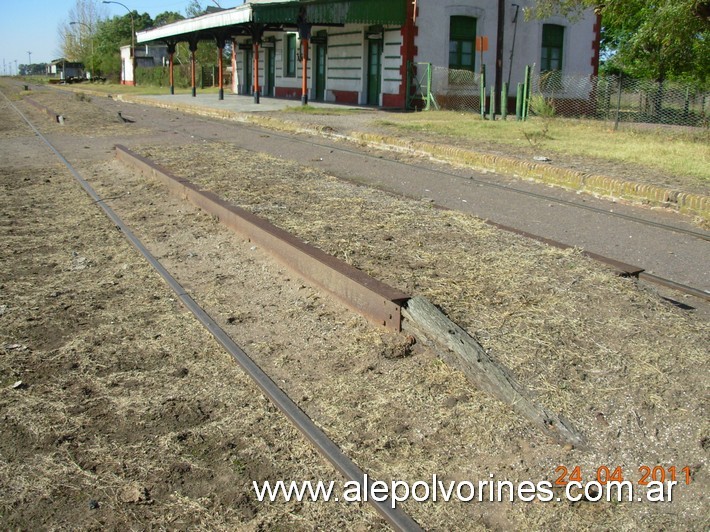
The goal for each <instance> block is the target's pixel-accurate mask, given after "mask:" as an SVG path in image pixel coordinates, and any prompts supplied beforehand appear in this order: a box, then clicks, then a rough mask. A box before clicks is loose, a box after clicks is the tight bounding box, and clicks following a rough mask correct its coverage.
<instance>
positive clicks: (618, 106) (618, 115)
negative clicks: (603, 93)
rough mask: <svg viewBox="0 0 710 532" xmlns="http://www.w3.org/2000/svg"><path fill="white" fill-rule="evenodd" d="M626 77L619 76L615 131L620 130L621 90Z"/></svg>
mask: <svg viewBox="0 0 710 532" xmlns="http://www.w3.org/2000/svg"><path fill="white" fill-rule="evenodd" d="M623 81H624V77H623V76H622V75H619V97H618V99H617V101H616V122H615V123H614V131H616V130H617V129H619V119H620V117H621V89H622V87H623V83H622V82H623Z"/></svg>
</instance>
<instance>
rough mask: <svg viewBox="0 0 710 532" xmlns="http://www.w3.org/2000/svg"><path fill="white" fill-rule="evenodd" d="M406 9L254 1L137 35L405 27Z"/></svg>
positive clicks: (356, 0)
mask: <svg viewBox="0 0 710 532" xmlns="http://www.w3.org/2000/svg"><path fill="white" fill-rule="evenodd" d="M406 9H407V8H406V0H251V1H250V2H248V3H246V4H244V5H241V6H238V7H235V8H232V9H225V10H222V11H218V12H216V13H208V14H206V15H202V16H199V17H195V18H190V19H186V20H180V21H178V22H174V23H172V24H166V25H165V26H161V27H159V28H154V29H151V30H146V31H140V32H138V33H137V34H136V36H137V41H138V42H139V43H147V42H152V41H164V42H178V41H186V40H187V41H189V40H205V39H211V38H214V37H215V35H217V34H220V35H229V36H231V35H239V34H245V33H246V34H248V33H251V29H252V28H253V27H254V26H255V25H259V26H261V27H264V26H266V27H270V28H268V29H283V28H284V27H296V25H297V24H298V23H303V22H305V23H307V24H310V25H312V26H333V25H343V24H367V25H376V24H382V25H394V26H401V25H403V24H404V22H405V18H406Z"/></svg>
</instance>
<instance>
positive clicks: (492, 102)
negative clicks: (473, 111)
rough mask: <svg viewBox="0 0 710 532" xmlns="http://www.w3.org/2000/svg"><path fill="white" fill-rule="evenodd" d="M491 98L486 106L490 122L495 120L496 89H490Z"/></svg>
mask: <svg viewBox="0 0 710 532" xmlns="http://www.w3.org/2000/svg"><path fill="white" fill-rule="evenodd" d="M490 94H491V96H490V101H489V105H488V117H489V118H490V119H491V120H495V119H496V89H495V87H491V93H490Z"/></svg>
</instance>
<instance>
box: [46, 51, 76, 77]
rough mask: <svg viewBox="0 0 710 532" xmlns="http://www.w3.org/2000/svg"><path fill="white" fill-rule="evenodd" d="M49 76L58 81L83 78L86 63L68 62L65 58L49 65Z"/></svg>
mask: <svg viewBox="0 0 710 532" xmlns="http://www.w3.org/2000/svg"><path fill="white" fill-rule="evenodd" d="M47 75H48V76H51V77H53V78H58V79H62V80H64V79H70V78H83V77H84V63H77V62H73V61H67V60H66V59H64V58H63V57H60V58H59V59H55V60H54V61H52V62H51V63H50V64H48V65H47Z"/></svg>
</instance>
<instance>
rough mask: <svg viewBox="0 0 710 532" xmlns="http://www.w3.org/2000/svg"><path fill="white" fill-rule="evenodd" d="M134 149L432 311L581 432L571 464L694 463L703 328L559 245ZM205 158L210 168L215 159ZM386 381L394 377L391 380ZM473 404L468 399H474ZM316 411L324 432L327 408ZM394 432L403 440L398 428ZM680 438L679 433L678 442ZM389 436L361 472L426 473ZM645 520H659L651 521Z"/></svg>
mask: <svg viewBox="0 0 710 532" xmlns="http://www.w3.org/2000/svg"><path fill="white" fill-rule="evenodd" d="M143 154H144V155H146V156H149V157H152V158H154V159H156V160H157V161H158V162H162V163H164V164H167V165H168V166H169V167H170V168H172V170H173V171H176V172H177V171H180V169H183V170H182V172H181V173H182V175H185V176H186V177H188V178H190V179H192V180H194V181H196V182H198V183H199V184H201V185H202V186H204V187H205V188H208V189H210V190H212V191H215V192H217V193H218V194H220V195H221V196H223V197H226V198H227V199H229V200H230V201H232V202H233V203H235V204H238V205H240V206H242V207H245V208H247V209H250V210H252V211H253V212H255V213H257V214H259V215H261V216H264V217H266V218H268V219H269V220H271V221H272V222H274V223H276V224H277V225H279V226H281V227H283V228H285V229H288V230H289V231H291V232H293V233H295V234H297V235H298V236H300V237H301V238H302V239H304V240H306V241H308V242H311V243H313V244H315V245H316V246H318V247H321V248H322V249H325V250H326V251H328V252H329V253H331V254H333V255H335V256H338V257H340V258H341V259H343V260H345V261H346V262H349V263H350V264H353V265H354V266H356V267H358V268H360V269H362V270H364V271H366V272H368V273H370V274H372V275H373V276H375V277H377V278H379V279H382V280H385V281H386V282H389V283H390V284H392V285H394V286H397V287H398V288H401V289H403V290H405V291H408V292H410V293H413V294H422V295H425V296H427V297H428V298H429V299H431V300H432V301H434V302H435V303H437V304H439V305H441V306H442V307H443V308H444V309H445V310H446V311H447V313H448V314H449V315H450V316H451V317H452V318H453V319H454V320H455V321H457V322H458V323H460V324H462V325H463V326H464V327H465V328H466V329H467V330H468V331H469V332H471V333H472V334H473V335H474V336H475V337H477V338H478V339H479V340H480V341H481V343H482V344H483V345H484V347H486V348H487V349H490V350H491V352H492V354H493V356H494V357H495V358H497V359H498V360H500V361H502V362H503V363H504V364H505V365H506V366H507V367H509V368H511V369H512V371H513V373H514V374H515V375H516V377H518V378H519V379H520V380H521V381H522V382H523V383H524V384H525V385H526V386H528V388H529V389H531V390H533V391H534V392H535V393H536V394H537V395H538V397H539V399H540V400H541V401H542V402H543V403H544V404H545V405H546V406H547V407H549V408H551V409H552V410H554V411H561V412H562V413H563V414H564V415H565V416H567V417H569V418H570V419H572V421H573V424H575V425H576V426H577V427H579V428H580V429H581V430H582V431H583V432H584V433H585V434H586V435H587V437H588V438H589V441H590V448H591V449H592V450H591V451H588V452H579V453H575V455H574V458H572V460H574V461H575V463H580V464H584V465H585V468H586V469H587V470H592V471H595V470H596V468H597V467H598V466H599V465H601V464H607V463H614V464H619V465H622V466H623V467H624V468H625V469H626V470H628V471H632V472H634V473H635V470H636V468H638V467H639V466H640V465H642V464H646V463H657V462H658V463H670V462H675V463H681V462H682V463H691V462H692V463H694V462H697V461H698V460H700V459H701V454H702V452H703V451H702V450H701V444H700V442H701V440H702V439H703V437H704V433H705V432H706V430H707V423H706V418H705V416H704V409H703V399H701V397H702V396H703V393H702V392H701V390H703V389H704V386H705V384H704V383H706V380H707V376H706V375H705V374H702V373H697V372H695V371H694V370H693V368H696V367H699V366H701V365H702V364H703V361H704V360H705V359H706V358H707V354H708V353H707V348H706V346H707V345H708V340H710V337H709V335H708V331H707V328H706V326H705V324H704V323H702V322H698V321H696V320H694V319H693V316H692V315H690V316H689V315H684V314H682V313H681V312H679V311H678V310H677V309H675V308H673V307H671V306H670V305H668V304H666V303H664V302H663V301H662V300H660V299H659V298H658V297H657V296H656V295H655V294H654V293H652V292H646V291H644V290H643V289H640V288H639V287H637V286H635V285H634V284H633V283H632V282H630V281H628V280H624V279H620V278H617V277H615V276H614V275H613V274H612V273H611V272H607V271H605V270H603V269H601V268H600V267H599V266H598V265H597V264H595V263H593V262H592V261H590V260H588V259H586V258H585V257H583V256H582V255H581V254H579V253H577V252H575V251H574V250H571V251H560V250H556V249H552V248H548V247H546V246H543V245H541V244H537V243H534V242H529V241H526V240H524V239H522V238H520V237H517V236H513V235H509V234H506V233H503V232H500V231H498V230H495V229H492V228H490V227H488V226H486V225H484V224H483V223H482V222H481V221H479V220H476V219H474V218H472V217H470V216H466V215H463V214H459V213H454V212H447V211H439V210H435V209H432V208H431V206H430V205H429V204H426V203H418V202H411V201H405V200H401V199H398V198H393V197H387V196H383V194H382V193H381V192H379V191H374V190H371V189H367V188H362V187H355V186H352V185H349V184H344V183H341V182H339V181H338V180H337V179H335V178H332V177H330V176H327V175H324V174H322V173H320V172H318V171H317V170H313V169H311V168H303V167H299V166H297V165H293V164H291V163H288V162H284V161H280V160H275V159H272V158H269V157H266V156H263V155H259V154H252V153H247V152H243V151H240V150H236V149H235V148H234V147H233V146H227V145H222V144H218V143H217V144H208V145H205V144H202V145H201V146H199V147H196V146H195V147H192V146H182V147H180V148H179V149H173V150H170V149H168V150H166V149H165V148H164V147H160V149H157V148H156V149H150V148H146V149H145V150H144V152H143ZM216 160H220V161H222V162H221V164H218V165H215V164H214V161H216ZM188 161H189V167H190V171H189V172H186V171H185V170H184V169H185V168H187V166H188ZM206 176H207V177H206ZM680 353H682V355H680V357H679V354H680ZM453 375H455V373H453V374H452V373H451V371H450V370H448V369H447V370H444V368H442V367H441V366H440V365H436V364H435V365H433V366H432V365H428V366H427V368H426V369H424V368H422V370H421V376H420V377H418V378H419V379H423V381H422V382H420V383H419V384H418V385H417V386H414V388H410V389H409V392H408V393H407V395H406V397H404V396H403V397H401V398H398V397H393V396H392V395H391V392H390V394H385V395H386V398H385V397H382V396H380V398H379V399H377V400H376V401H375V402H374V403H372V402H368V403H367V405H368V406H367V411H368V412H372V414H371V417H373V419H372V420H371V421H369V422H368V426H371V427H372V429H371V430H368V429H367V427H365V433H366V434H368V433H371V432H373V431H374V430H375V428H376V427H377V426H380V427H382V426H393V424H394V426H395V427H396V426H397V421H395V420H396V419H397V418H396V417H395V418H394V419H393V418H390V417H388V415H387V414H386V413H385V412H386V409H385V404H386V403H388V404H390V405H391V404H392V401H399V400H401V401H404V402H405V403H406V404H411V403H412V401H415V402H416V399H414V398H416V397H417V394H418V393H421V392H418V391H424V390H428V391H427V392H425V395H427V394H432V393H433V394H436V393H445V394H446V395H447V396H449V397H456V396H458V395H461V394H463V396H467V394H470V393H471V392H466V391H465V390H466V384H465V382H463V381H457V382H456V384H454V378H453ZM442 377H443V380H440V378H442ZM396 378H399V379H402V380H403V381H404V378H403V377H402V376H401V375H400V376H398V377H396ZM341 380H342V382H340V381H341ZM348 380H349V379H348V378H347V377H345V376H343V377H341V378H340V379H338V384H337V388H336V389H343V390H346V389H351V388H349V387H352V383H348ZM358 386H362V385H361V384H359V385H358ZM475 397H476V401H481V400H482V399H481V397H480V394H476V396H475ZM421 400H424V398H423V397H422V398H421ZM470 406H473V405H470ZM378 412H380V414H379V415H378V414H377V413H378ZM465 412H466V413H464V411H462V412H461V415H463V416H464V419H461V418H456V421H454V422H453V423H452V422H451V421H448V426H447V431H453V433H454V434H456V433H458V434H461V437H463V438H465V439H468V438H473V439H474V441H476V442H477V443H476V445H477V446H480V447H481V448H483V447H487V446H490V445H497V444H499V443H497V442H500V439H501V438H502V437H505V436H504V434H510V433H509V432H508V431H513V432H515V431H517V430H519V428H513V426H511V419H510V417H509V413H508V412H506V411H505V409H503V410H500V409H486V410H485V414H483V415H482V414H478V413H477V414H473V409H471V408H468V407H467V408H466V409H465ZM319 413H320V412H319ZM324 415H325V419H332V422H333V423H337V421H335V420H336V419H337V418H338V417H339V416H340V415H342V412H330V413H329V412H328V411H326V412H324ZM467 416H470V417H469V418H468V419H465V417H467ZM449 419H450V418H449ZM474 420H475V421H474ZM471 423H473V424H472V425H471ZM515 424H517V423H515ZM422 425H423V426H427V424H426V423H422ZM422 425H419V423H417V426H418V427H420V428H419V429H418V430H420V431H423V433H424V434H426V433H427V429H423V428H421V427H422ZM434 426H436V423H435V425H434ZM474 427H475V428H474ZM410 429H411V427H410ZM434 430H435V431H436V429H434ZM471 430H473V431H475V436H474V434H473V433H471V432H470V431H471ZM405 432H406V433H407V434H409V437H410V438H411V432H410V431H409V429H408V430H407V431H405ZM679 432H683V433H684V434H687V435H688V436H687V438H682V439H679V438H678V437H677V434H678V433H679ZM432 434H437V436H438V433H437V432H433V433H430V434H429V436H431V435H432ZM464 435H465V436H464ZM392 437H393V436H392V434H391V433H390V434H389V435H388V436H385V435H383V436H381V437H380V438H379V439H376V441H377V440H379V441H377V443H376V448H378V449H387V448H396V449H398V455H397V457H396V458H395V457H394V456H392V455H390V454H387V455H385V456H386V457H387V459H388V460H394V462H392V463H390V462H388V461H385V460H383V461H380V460H376V461H374V462H373V461H372V459H371V458H370V462H369V463H373V466H372V467H373V468H375V469H377V468H380V467H381V468H383V470H388V469H390V470H391V469H392V468H394V469H395V470H401V471H402V474H403V476H406V477H409V478H416V474H419V473H421V472H423V471H424V470H425V468H426V466H421V461H422V460H423V461H424V463H427V458H426V454H423V455H422V454H419V452H417V453H416V454H410V453H409V452H407V451H404V450H403V449H402V443H401V442H398V441H397V438H396V437H395V439H394V440H392ZM359 441H360V442H362V441H363V440H358V439H353V440H348V443H347V444H346V448H348V449H350V448H352V452H354V453H355V454H356V455H357V453H358V451H357V447H356V446H355V445H353V443H357V442H359ZM367 441H368V440H367V439H365V440H364V442H367ZM399 453H404V454H402V455H400V454H399ZM662 457H666V458H662ZM538 458H540V457H538ZM558 460H559V458H558ZM414 462H416V465H409V464H413V463H414ZM434 462H436V460H434ZM553 462H554V460H553ZM405 463H406V464H408V465H406V466H405ZM374 464H376V466H375V465H374ZM423 467H424V469H423ZM439 467H440V468H441V469H443V470H446V468H445V467H442V466H439ZM553 469H554V467H553ZM405 471H406V472H407V473H404V472H405ZM414 471H416V473H414ZM511 474H513V475H515V476H519V475H520V474H521V472H520V471H518V470H516V469H514V470H513V471H511ZM518 478H519V477H518ZM688 504H689V505H688V506H687V507H686V509H685V510H680V511H681V512H685V511H686V510H687V511H688V512H690V513H695V512H697V510H698V507H697V506H695V505H694V504H693V503H691V502H688ZM521 512H522V513H521V515H520V519H523V521H515V519H513V518H511V519H513V521H512V522H515V523H517V524H518V525H521V524H522V523H523V522H526V523H529V522H532V521H528V520H531V519H532V520H533V521H535V519H537V520H539V519H543V520H544V519H545V518H544V517H543V515H545V511H544V510H542V509H540V511H539V512H538V511H537V509H532V508H526V509H524V510H523V509H521ZM605 512H609V513H610V514H611V515H613V517H614V519H616V520H618V522H619V523H625V524H626V525H628V526H630V525H631V523H636V524H639V523H641V522H644V519H645V517H643V516H642V515H643V514H642V512H637V511H635V510H634V509H633V508H632V507H630V506H624V507H619V508H609V507H606V508H605ZM535 515H536V516H537V517H534V516H535ZM558 515H559V514H558ZM653 515H654V516H655V517H654V519H655V518H659V519H660V517H659V516H660V514H659V513H655V512H654V513H653ZM578 518H579V516H578V515H576V516H575V512H574V511H572V512H571V513H569V514H564V517H562V519H565V520H569V521H565V522H567V523H572V522H577V519H578ZM663 519H665V517H664V518H663ZM537 522H538V523H539V522H540V521H537ZM595 522H596V521H595ZM626 525H625V526H626Z"/></svg>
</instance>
